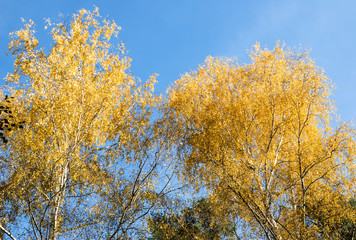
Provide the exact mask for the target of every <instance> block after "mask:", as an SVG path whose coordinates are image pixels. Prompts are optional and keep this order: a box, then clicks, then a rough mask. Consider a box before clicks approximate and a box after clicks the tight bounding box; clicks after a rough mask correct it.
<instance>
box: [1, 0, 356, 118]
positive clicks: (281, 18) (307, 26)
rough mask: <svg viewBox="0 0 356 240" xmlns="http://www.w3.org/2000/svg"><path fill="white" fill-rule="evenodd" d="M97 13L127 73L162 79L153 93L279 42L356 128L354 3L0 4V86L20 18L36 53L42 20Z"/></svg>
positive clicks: (36, 0) (166, 0) (161, 0)
mask: <svg viewBox="0 0 356 240" xmlns="http://www.w3.org/2000/svg"><path fill="white" fill-rule="evenodd" d="M94 5H95V6H97V7H99V12H100V14H101V15H102V16H103V17H107V18H108V19H113V20H114V21H115V22H116V23H117V24H118V25H120V26H121V27H122V31H121V32H120V34H119V38H120V39H121V40H122V41H123V42H124V43H125V45H126V47H127V49H128V55H129V56H130V57H131V58H132V59H133V61H132V67H131V71H132V73H133V74H134V75H135V76H137V77H140V78H141V79H143V80H145V79H147V78H148V76H149V75H152V74H154V73H158V74H159V77H158V83H157V85H156V91H157V92H160V93H164V92H165V90H166V89H167V87H168V86H169V85H170V84H171V83H172V82H173V81H175V80H176V79H178V78H179V76H180V75H181V74H184V73H185V72H187V71H191V70H195V69H196V68H197V67H198V65H199V64H201V63H203V61H204V59H205V58H206V57H207V56H208V55H211V56H225V57H236V58H237V59H238V61H239V62H240V63H246V62H248V61H249V59H248V50H249V49H251V47H252V45H254V43H256V42H260V43H261V46H267V47H268V48H273V46H274V45H275V42H276V41H278V40H281V41H284V42H285V43H286V44H287V45H288V46H290V47H296V48H300V47H301V48H308V49H311V56H312V58H313V59H314V60H315V62H316V64H317V65H318V66H320V67H322V68H323V69H324V70H325V72H326V74H327V75H328V76H329V77H330V78H331V79H332V81H333V83H334V84H335V85H336V87H337V88H336V90H335V91H334V97H333V98H334V100H335V104H336V106H337V108H338V111H337V113H338V114H339V115H340V116H341V120H343V121H350V120H356V107H355V105H356V90H355V89H356V45H355V44H356V1H353V0H338V1H336V0H299V1H290V0H251V1H248V0H219V1H218V0H130V1H128V0H86V1H82V0H71V1H68V0H62V1H49V0H47V1H45V0H43V1H40V0H31V1H29V0H11V1H10V0H0V78H3V77H5V75H6V73H7V72H11V71H12V62H13V59H12V58H11V57H9V56H6V55H5V52H6V51H7V44H8V42H9V38H8V34H9V33H10V32H12V31H15V30H18V29H19V28H21V26H22V23H21V18H24V19H32V20H34V21H35V23H36V25H37V26H36V29H37V30H38V32H39V39H40V45H41V39H46V37H45V35H44V34H45V31H44V30H43V28H44V25H45V23H44V19H45V18H51V19H53V20H54V21H59V20H61V19H62V18H63V16H64V17H65V18H67V17H70V16H71V15H72V14H73V13H75V12H76V11H77V10H79V9H81V8H85V9H88V10H93V9H94ZM42 45H46V46H47V45H48V42H46V40H44V43H43V44H42Z"/></svg>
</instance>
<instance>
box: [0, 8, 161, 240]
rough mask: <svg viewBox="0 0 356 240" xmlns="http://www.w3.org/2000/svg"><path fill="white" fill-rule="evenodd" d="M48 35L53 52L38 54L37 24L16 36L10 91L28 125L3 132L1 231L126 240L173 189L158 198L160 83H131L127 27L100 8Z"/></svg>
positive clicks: (15, 115) (17, 112)
mask: <svg viewBox="0 0 356 240" xmlns="http://www.w3.org/2000/svg"><path fill="white" fill-rule="evenodd" d="M47 28H48V29H49V31H50V34H51V37H52V41H53V42H52V45H51V46H50V48H49V49H45V48H39V47H38V43H39V40H38V39H37V38H36V37H35V31H34V23H33V22H32V21H28V22H26V23H25V25H24V28H23V29H21V30H19V31H17V32H14V33H12V35H11V38H12V40H11V42H10V44H9V53H10V54H11V55H12V56H13V57H15V63H14V66H15V68H14V72H13V73H11V74H9V75H8V76H7V78H6V80H7V82H8V85H6V86H5V87H4V88H3V89H2V92H3V93H5V92H6V93H7V94H10V95H11V96H12V97H13V101H12V103H11V106H10V107H11V109H12V114H13V118H14V119H17V120H18V121H20V122H23V123H24V127H23V129H17V130H6V131H4V135H5V137H6V139H7V140H8V142H7V143H6V144H5V143H3V144H2V145H1V157H0V165H1V166H0V232H1V233H2V235H6V236H8V237H10V238H12V239H15V238H19V239H23V238H24V237H26V238H28V237H29V238H32V239H51V240H54V239H68V238H75V237H77V238H78V237H79V238H82V239H84V238H90V239H94V238H97V239H99V238H102V237H104V238H106V239H118V238H121V239H123V238H125V237H128V236H129V234H130V231H131V230H135V228H134V227H135V223H136V222H137V221H138V220H139V219H141V218H142V217H143V216H144V215H145V214H147V212H148V211H149V210H150V208H152V207H153V205H154V203H155V201H156V200H157V198H159V197H160V196H161V195H160V194H162V193H163V191H162V190H163V189H164V187H165V186H164V185H162V184H161V185H162V188H161V190H160V191H155V190H156V185H155V182H154V179H155V177H156V171H157V169H158V168H159V162H158V159H159V154H158V153H157V151H158V150H159V148H158V147H157V145H155V143H154V141H155V140H154V139H155V136H154V131H153V130H152V127H151V113H152V108H153V107H154V105H155V104H156V101H157V98H156V97H155V96H154V95H153V86H154V83H155V77H154V76H152V77H151V78H150V79H149V80H148V81H147V82H146V83H144V84H142V83H140V82H139V81H138V80H137V79H136V78H134V77H133V76H132V75H130V73H129V71H128V69H129V67H130V61H131V60H130V59H129V58H128V57H126V56H125V47H124V45H123V44H120V42H119V41H118V40H117V34H118V31H119V30H120V27H118V26H117V25H116V24H115V23H114V22H112V21H109V20H105V19H101V17H100V16H99V14H98V10H97V9H95V10H94V11H93V12H90V11H86V10H80V11H79V12H78V13H77V14H74V15H73V20H72V21H71V22H70V24H69V25H68V26H65V25H63V24H55V23H52V22H51V21H50V20H48V21H47ZM112 40H115V41H117V44H118V46H117V45H113V44H112ZM4 114H5V113H4ZM4 114H2V115H1V118H3V119H4V118H6V115H4ZM136 229H137V228H136Z"/></svg>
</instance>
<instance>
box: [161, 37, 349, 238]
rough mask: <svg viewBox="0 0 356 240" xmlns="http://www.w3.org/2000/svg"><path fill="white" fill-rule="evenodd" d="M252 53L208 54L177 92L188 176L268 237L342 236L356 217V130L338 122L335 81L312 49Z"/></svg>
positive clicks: (176, 140)
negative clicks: (242, 56)
mask: <svg viewBox="0 0 356 240" xmlns="http://www.w3.org/2000/svg"><path fill="white" fill-rule="evenodd" d="M250 57H251V63H249V64H245V65H239V64H238V63H237V62H236V61H233V60H230V59H221V58H212V57H208V58H207V59H206V61H205V63H204V64H203V65H202V66H200V67H199V68H198V70H197V71H193V72H190V73H186V74H185V75H183V76H182V77H181V78H180V79H179V80H177V81H176V82H175V83H174V85H173V86H172V88H171V89H170V90H169V91H168V97H167V101H166V103H165V107H164V109H163V113H164V118H163V120H162V121H166V123H167V125H168V126H169V127H167V129H168V130H167V134H168V135H169V136H170V137H171V139H172V142H171V143H172V144H174V146H176V149H177V152H178V159H179V162H180V164H181V174H182V176H183V177H184V178H185V179H186V180H187V181H189V182H190V183H191V184H193V185H194V186H196V188H198V189H199V188H205V189H207V190H208V191H209V194H210V195H211V197H212V198H217V199H219V200H220V201H222V202H224V203H225V204H226V206H229V207H230V209H232V210H233V211H234V212H235V214H236V216H239V217H240V218H241V219H243V220H244V221H245V222H246V224H247V225H248V226H249V229H250V230H251V231H252V232H251V233H253V232H255V234H257V236H259V237H261V238H264V239H320V238H323V239H337V238H338V235H337V230H335V226H340V225H341V222H342V219H343V218H348V219H350V218H351V219H353V218H354V214H355V211H354V209H352V208H351V207H350V205H349V204H346V202H347V201H349V200H350V199H352V198H353V197H354V194H355V192H354V191H355V187H354V186H355V185H354V183H355V174H354V173H355V141H354V130H353V129H352V128H351V127H350V125H349V124H347V123H337V122H336V121H334V120H335V118H334V116H335V115H334V109H335V106H334V105H333V102H332V101H331V99H330V95H331V89H332V84H331V82H330V80H329V79H328V78H327V76H326V75H325V74H324V72H323V71H322V70H321V69H320V68H318V67H317V66H316V65H315V63H314V62H313V61H312V60H311V59H310V57H309V56H308V53H307V52H302V51H292V50H290V49H288V48H287V47H285V46H284V45H283V44H279V43H277V45H276V46H275V48H274V49H273V50H268V49H261V48H260V47H259V45H256V46H255V49H254V50H253V51H252V52H251V55H250ZM334 126H335V127H334Z"/></svg>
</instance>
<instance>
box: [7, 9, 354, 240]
mask: <svg viewBox="0 0 356 240" xmlns="http://www.w3.org/2000/svg"><path fill="white" fill-rule="evenodd" d="M47 28H48V29H49V31H50V34H51V36H52V42H53V43H52V46H51V47H50V49H45V48H39V47H38V44H39V40H38V39H37V38H36V37H35V31H34V23H33V22H32V21H29V22H28V23H25V26H24V29H22V30H19V31H17V32H14V33H12V35H11V38H12V40H11V42H10V44H9V53H10V54H11V55H12V56H14V57H15V68H14V72H13V73H10V74H8V75H7V77H6V81H7V85H5V86H4V87H3V88H2V94H3V97H4V96H5V94H8V95H11V96H12V101H11V102H7V103H6V107H7V108H8V109H11V119H10V116H9V114H7V113H5V112H2V113H1V115H0V117H1V119H2V120H1V121H2V122H4V121H5V119H10V121H12V122H14V123H15V122H16V123H21V124H22V125H23V126H22V127H21V128H11V129H10V128H8V129H5V130H4V131H3V133H2V134H3V135H4V137H5V138H6V139H7V141H6V142H4V141H3V143H2V144H1V151H0V152H1V156H0V236H7V237H9V238H11V239H22V238H30V239H71V238H75V237H76V238H79V239H132V238H153V239H155V238H154V237H155V236H156V238H157V239H190V237H192V236H193V237H195V238H196V239H220V237H221V236H225V237H227V236H229V238H231V239H232V238H233V239H278V240H279V239H343V238H345V236H350V234H351V236H353V234H355V233H354V231H355V227H354V226H355V225H354V221H355V220H356V219H355V213H356V212H355V208H354V206H353V204H351V203H352V201H353V199H355V180H356V179H355V170H356V169H355V147H356V146H355V138H354V137H355V136H354V133H355V132H354V130H353V128H352V127H351V126H350V124H347V123H339V122H337V121H336V119H335V112H334V111H335V107H334V105H333V102H332V101H331V99H330V96H331V90H332V88H333V86H332V84H331V81H330V80H329V79H328V77H327V76H326V75H325V74H324V72H323V71H322V70H321V69H320V68H318V67H317V66H316V65H315V63H314V62H313V61H312V60H311V59H310V57H309V55H308V53H307V52H304V51H299V50H298V51H293V50H291V49H289V48H288V47H286V46H285V45H284V44H281V43H277V44H276V46H275V48H274V49H273V50H268V49H262V48H260V46H259V45H258V44H256V45H255V46H254V49H253V50H252V51H251V53H250V57H251V63H249V64H245V65H240V64H238V63H237V62H236V61H234V60H231V59H225V58H213V57H208V58H207V59H206V61H205V63H204V64H203V65H201V66H200V67H199V68H198V69H197V70H196V71H193V72H190V73H186V74H185V75H182V77H181V78H180V79H178V80H177V81H176V82H175V83H174V84H173V85H172V87H171V88H170V89H169V90H168V91H167V96H166V97H162V96H156V95H155V94H154V93H153V87H154V83H155V76H152V77H151V78H150V79H149V80H148V81H147V82H144V83H142V82H140V81H138V80H137V78H135V77H134V76H132V75H131V74H130V72H129V67H130V61H131V60H130V59H129V58H128V57H127V56H126V55H125V47H124V45H123V44H119V45H118V46H117V45H116V46H115V45H113V44H112V40H113V39H117V34H118V31H119V30H120V28H119V27H118V26H117V25H116V24H115V23H114V22H111V21H108V20H103V19H101V18H100V16H99V14H98V10H97V9H95V10H94V11H93V12H89V11H86V10H81V11H79V12H78V14H75V15H74V16H73V21H72V22H71V23H70V24H69V25H64V24H55V23H52V22H51V21H48V22H47ZM4 104H5V102H4V103H3V105H4ZM0 105H1V104H0ZM6 121H9V120H6ZM14 126H15V125H14ZM178 185H179V186H180V187H179V189H180V190H182V189H183V188H184V189H185V190H186V191H188V192H189V191H190V194H188V195H187V196H193V194H194V193H199V194H200V195H204V202H203V203H204V205H203V207H201V206H200V205H199V207H197V209H198V210H199V211H198V210H196V212H199V215H198V216H196V213H195V210H194V211H193V210H191V209H195V208H185V209H184V208H183V209H180V210H179V209H178V210H176V212H175V210H174V209H173V208H171V207H169V206H171V205H172V202H173V201H182V202H189V200H188V199H186V198H184V197H181V198H180V199H178V200H177V198H178V196H179V194H178V193H179V192H177V191H175V190H174V189H175V188H176V187H177V186H178ZM195 203H197V202H195ZM194 206H195V205H194ZM197 206H198V205H197ZM187 209H188V210H189V209H190V210H191V211H190V212H189V211H188V210H187ZM202 209H209V214H207V213H203V212H202ZM180 211H181V212H183V213H184V214H183V215H182V216H180ZM163 212H164V213H167V212H170V213H169V214H168V215H162V213H163ZM219 213H220V215H219ZM189 214H191V216H190V215H189ZM149 216H151V217H149ZM167 216H168V217H167ZM177 216H179V217H177ZM224 217H225V218H228V220H227V219H224ZM155 219H156V220H157V219H158V220H159V221H158V220H157V221H156V220H155ZM187 219H188V220H189V219H190V220H189V221H190V222H189V221H188V220H187ZM192 219H193V220H194V219H195V220H194V221H195V222H194V221H193V220H192ZM201 219H204V221H202V220H201ZM183 220H184V221H185V222H186V223H185V224H186V225H181V226H180V225H179V223H181V222H184V221H183ZM187 222H188V223H189V224H188V225H187ZM208 222H209V223H210V222H211V223H212V224H211V226H210V225H206V226H205V225H204V226H202V225H201V224H203V223H205V224H206V223H208ZM170 223H172V224H171V225H169V224H170ZM225 223H228V224H227V225H226V224H225ZM346 223H347V224H348V225H346ZM177 224H178V225H177ZM224 224H225V225H224ZM20 226H21V227H20ZM150 226H151V229H150ZM152 226H154V228H152ZM187 226H189V227H187ZM350 226H351V227H350ZM234 228H236V229H234ZM152 229H153V230H152ZM189 229H195V230H194V231H195V232H192V231H190V230H189ZM204 229H215V230H216V229H223V230H224V232H223V233H220V232H219V231H218V230H216V231H215V230H214V231H215V232H214V236H213V235H209V234H208V233H207V232H206V231H205V230H204ZM226 229H228V230H226ZM178 230H179V231H178ZM177 232H179V236H180V237H178V238H174V235H176V233H177ZM157 236H160V237H157ZM189 236H190V237H189Z"/></svg>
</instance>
